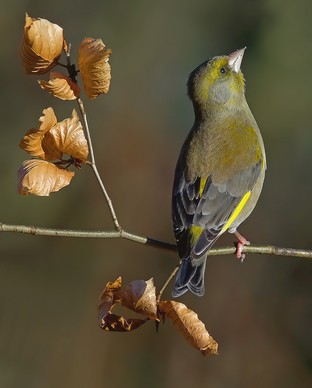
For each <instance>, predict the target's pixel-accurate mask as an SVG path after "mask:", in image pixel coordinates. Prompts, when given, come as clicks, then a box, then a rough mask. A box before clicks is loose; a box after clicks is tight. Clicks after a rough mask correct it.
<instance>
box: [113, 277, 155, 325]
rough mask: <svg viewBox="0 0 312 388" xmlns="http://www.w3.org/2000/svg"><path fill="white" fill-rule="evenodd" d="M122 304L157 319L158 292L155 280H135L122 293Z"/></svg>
mask: <svg viewBox="0 0 312 388" xmlns="http://www.w3.org/2000/svg"><path fill="white" fill-rule="evenodd" d="M120 296H121V304H122V305H123V306H125V307H128V308H129V309H131V310H133V311H135V312H137V313H140V314H143V315H145V316H147V317H149V318H151V319H157V303H156V290H155V286H154V280H153V278H151V279H149V280H147V281H145V280H134V281H133V282H131V283H129V284H127V285H126V286H125V287H124V288H123V289H122V290H121V293H120Z"/></svg>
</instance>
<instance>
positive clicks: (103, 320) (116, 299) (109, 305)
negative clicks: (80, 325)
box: [98, 277, 149, 331]
mask: <svg viewBox="0 0 312 388" xmlns="http://www.w3.org/2000/svg"><path fill="white" fill-rule="evenodd" d="M125 288H126V289H127V291H126V292H125V293H124V292H123V290H122V288H121V277H119V278H118V279H116V280H115V281H114V282H109V283H107V284H106V286H105V288H104V290H103V292H102V294H101V296H100V301H99V306H98V320H99V325H100V327H101V328H102V329H104V330H106V331H132V330H135V329H137V328H138V327H139V326H141V325H143V324H144V323H145V322H146V321H148V320H149V318H145V319H132V318H124V317H123V316H120V315H116V314H113V313H112V309H113V307H114V305H115V304H116V303H121V304H123V305H124V306H126V303H124V301H123V298H129V299H128V300H130V299H131V297H130V296H129V293H130V292H131V291H130V289H131V286H130V287H129V285H128V286H126V287H125ZM134 288H135V289H136V290H138V289H139V287H138V286H134ZM143 293H144V292H143ZM134 311H136V310H134Z"/></svg>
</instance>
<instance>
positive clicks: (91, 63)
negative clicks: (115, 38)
mask: <svg viewBox="0 0 312 388" xmlns="http://www.w3.org/2000/svg"><path fill="white" fill-rule="evenodd" d="M111 52H112V51H111V50H110V49H106V48H105V44H104V43H103V42H102V40H101V39H92V38H85V39H84V40H83V41H82V42H81V44H80V47H79V54H78V63H79V70H80V74H81V77H82V82H83V86H84V89H85V91H86V94H87V96H88V97H89V98H95V97H97V96H98V95H99V94H102V93H105V94H106V93H107V92H108V89H109V85H110V80H111V71H110V65H109V63H108V60H109V55H110V54H111Z"/></svg>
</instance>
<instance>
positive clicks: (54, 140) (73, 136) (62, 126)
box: [45, 109, 89, 163]
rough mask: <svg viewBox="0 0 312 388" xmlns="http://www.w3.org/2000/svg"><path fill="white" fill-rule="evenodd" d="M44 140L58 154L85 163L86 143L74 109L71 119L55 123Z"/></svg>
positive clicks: (86, 156) (86, 155) (86, 154)
mask: <svg viewBox="0 0 312 388" xmlns="http://www.w3.org/2000/svg"><path fill="white" fill-rule="evenodd" d="M45 140H46V141H49V142H50V144H54V145H55V147H56V149H58V150H59V151H60V152H62V153H64V154H67V155H71V156H72V157H74V158H76V159H79V160H80V161H81V162H83V163H85V162H86V161H87V158H88V153H89V150H88V143H87V140H86V138H85V135H84V132H83V129H82V125H81V122H80V121H79V117H78V114H77V112H76V111H75V109H74V110H73V113H72V117H71V118H67V119H65V120H63V121H61V122H60V123H57V124H56V125H55V126H54V127H53V128H51V130H50V131H49V132H48V133H47V134H46V136H45Z"/></svg>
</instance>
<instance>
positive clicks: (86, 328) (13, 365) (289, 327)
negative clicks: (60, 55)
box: [0, 0, 312, 388]
mask: <svg viewBox="0 0 312 388" xmlns="http://www.w3.org/2000/svg"><path fill="white" fill-rule="evenodd" d="M1 5H2V7H1V13H0V29H1V34H0V45H1V52H0V55H1V61H0V67H1V73H0V74H1V75H0V77H1V92H0V98H1V105H0V110H1V120H2V121H1V122H2V124H1V127H2V130H1V143H0V160H1V166H2V168H1V194H0V202H1V211H0V214H1V215H0V221H1V222H3V223H7V224H25V225H35V226H44V227H49V228H72V229H86V230H98V229H101V230H110V229H112V222H111V219H110V216H109V213H108V211H107V206H106V203H105V202H104V200H103V198H102V196H101V193H100V190H99V188H98V186H97V184H96V182H95V179H94V177H93V175H92V173H91V171H90V170H89V169H88V168H87V167H85V168H83V169H82V171H80V172H77V174H76V176H75V178H74V179H73V181H72V184H71V185H70V186H69V187H68V188H65V189H63V190H61V191H60V192H59V193H55V194H52V195H51V197H48V198H39V197H31V196H28V197H21V196H19V195H18V194H17V192H16V184H17V180H16V171H17V169H18V168H19V166H20V164H21V163H22V161H23V160H25V159H27V155H26V153H25V152H24V151H22V150H21V149H19V147H18V143H19V141H20V139H21V137H22V136H23V135H24V133H25V132H26V130H28V129H29V128H31V127H36V126H37V123H38V119H39V117H40V116H41V112H42V110H43V109H44V108H47V107H49V106H53V108H54V110H55V112H56V114H57V117H58V119H59V120H63V119H64V118H66V117H68V116H69V115H70V114H71V111H72V109H73V108H76V106H75V103H73V102H61V101H59V100H56V99H53V98H52V97H51V96H50V95H48V94H46V93H45V92H43V91H42V90H41V89H40V88H39V86H38V85H37V81H36V80H37V77H33V76H28V77H26V76H25V74H24V72H23V69H22V66H21V64H20V60H19V52H18V49H19V43H20V39H21V35H22V31H23V25H24V18H25V12H26V11H27V12H28V14H29V15H30V16H32V17H42V18H46V19H48V20H50V21H51V22H54V23H57V24H59V25H60V26H62V27H63V28H64V31H65V37H66V39H67V40H68V41H69V42H71V43H72V57H73V58H72V59H73V60H74V61H76V58H77V55H76V52H77V48H78V46H79V42H80V41H81V40H82V39H83V38H84V37H86V36H90V37H94V38H98V37H100V38H102V40H103V41H104V42H105V44H106V45H107V47H110V48H112V50H113V54H112V56H111V59H110V63H111V65H112V82H111V89H110V92H109V94H108V95H107V96H101V97H99V98H98V99H96V100H95V101H92V102H90V101H85V105H86V109H87V111H88V117H89V122H90V126H91V130H92V133H93V139H94V146H95V153H96V157H97V163H98V167H99V170H100V172H101V174H102V177H103V180H104V182H105V184H106V186H107V189H108V191H109V194H110V196H111V198H112V200H113V203H114V206H115V209H116V212H117V215H118V217H119V220H120V223H121V225H122V226H123V227H124V228H125V229H126V230H128V231H131V232H134V233H137V234H140V235H146V236H150V237H153V238H156V239H160V240H164V241H168V242H173V241H174V239H173V233H172V229H171V214H170V213H171V209H170V202H171V198H170V197H171V186H172V180H173V173H174V168H175V163H176V160H177V157H178V153H179V151H180V147H181V145H182V143H183V141H184V138H185V136H186V135H187V133H188V131H189V129H190V128H191V125H192V122H193V111H192V106H191V103H190V101H189V100H188V98H187V96H186V87H185V85H186V82H187V78H188V74H189V73H190V72H191V71H192V70H193V69H194V68H195V67H196V66H197V65H199V64H200V63H201V62H203V61H204V60H206V59H208V58H210V57H212V56H215V55H220V54H226V53H230V52H232V51H234V50H236V49H238V48H241V47H244V46H247V51H246V53H245V57H244V60H243V64H242V69H243V72H244V75H245V78H246V80H247V100H248V102H249V105H250V107H251V110H252V112H253V113H254V115H255V117H256V119H257V122H258V124H259V127H260V129H261V131H262V134H263V137H264V141H265V145H266V150H267V160H268V171H267V178H266V181H265V186H264V190H263V193H262V196H261V199H260V201H259V203H258V205H257V207H256V209H255V211H254V212H253V214H252V216H251V217H250V218H249V219H248V220H247V221H246V222H245V223H244V224H243V226H242V227H241V233H243V234H244V235H246V237H248V239H249V240H251V242H252V243H254V244H257V245H261V244H262V245H268V244H272V245H277V246H285V247H293V248H304V249H311V248H312V241H311V240H312V239H311V219H310V217H311V215H312V202H311V195H312V176H311V169H312V151H311V150H312V130H311V122H312V113H311V112H312V110H311V100H312V76H311V71H310V70H309V68H310V66H311V63H312V48H311V33H312V31H311V29H312V28H311V12H312V3H311V1H309V0H301V1H297V2H294V1H290V0H286V1H285V0H263V1H260V0H259V1H257V0H249V1H248V0H237V1H235V2H234V1H231V0H224V1H222V2H220V1H219V0H205V1H204V0H193V1H186V0H183V1H181V0H180V1H178V0H172V1H170V2H168V1H165V0H159V1H157V2H152V1H143V0H132V1H131V2H130V1H100V0H98V1H92V0H90V1H88V2H87V1H82V0H76V1H75V2H72V1H68V2H64V1H58V0H55V1H53V2H43V1H39V0H37V1H35V0H32V1H31V0H29V1H26V0H23V1H18V0H10V1H8V0H4V1H2V3H1ZM43 78H44V77H43ZM45 78H46V77H45ZM232 244H233V236H231V235H227V236H224V237H222V239H220V241H219V242H218V245H219V246H226V245H232ZM176 260H177V258H176V256H175V254H173V253H170V252H166V251H161V250H157V249H155V248H149V247H145V246H142V245H140V244H136V243H132V242H129V241H120V240H87V239H80V240H79V239H65V238H48V237H35V236H29V235H19V234H9V233H1V234H0V387H24V388H28V387H29V388H37V387H38V388H39V387H47V388H49V387H67V388H69V387H94V388H98V387H112V386H114V387H116V388H119V387H122V386H127V387H128V388H132V387H147V386H148V387H164V388H167V387H179V388H184V387H190V386H194V387H197V388H201V387H213V388H214V387H216V388H219V387H256V388H257V387H311V386H312V350H311V349H312V331H311V327H312V326H311V325H312V304H311V297H312V292H311V275H312V271H311V262H309V261H308V260H303V259H295V258H284V257H278V258H277V257H273V256H257V255H252V254H250V255H248V257H247V259H246V260H245V262H244V263H243V265H241V264H240V263H239V262H238V261H237V260H236V259H235V258H234V256H233V257H231V256H224V257H215V258H211V259H209V261H208V265H207V269H206V294H205V296H204V297H203V298H196V297H195V296H193V295H190V294H186V295H185V296H183V297H182V298H181V299H180V300H181V301H182V302H183V303H186V304H187V305H188V306H189V307H190V308H192V309H194V310H195V311H196V312H197V313H198V314H199V317H200V318H201V319H202V320H203V321H204V322H205V324H206V327H207V329H208V331H209V332H210V333H211V334H212V335H213V337H214V338H215V339H216V340H217V341H218V342H219V351H220V355H219V356H214V357H213V356H211V357H207V358H204V357H202V355H201V354H200V353H199V352H198V351H196V350H195V349H193V348H192V347H190V346H189V344H188V343H187V342H186V341H185V340H184V339H183V338H182V337H181V335H180V334H179V333H178V332H176V331H175V330H174V328H173V327H172V325H171V323H170V322H169V321H167V322H166V323H165V325H161V327H160V331H159V333H156V332H155V327H154V324H153V323H152V322H149V323H147V324H146V325H144V326H143V327H142V328H140V329H139V330H137V331H135V332H132V333H129V334H120V333H106V332H103V331H101V330H100V328H99V327H98V324H97V302H98V298H99V295H100V293H101V291H102V288H103V287H104V286H105V284H106V282H107V281H112V280H114V279H115V278H117V277H118V276H122V278H123V281H124V282H129V281H131V280H134V279H148V278H150V277H154V280H155V283H156V285H157V286H158V287H159V286H161V285H162V283H163V282H164V280H165V279H166V278H167V276H168V274H169V273H170V272H171V270H172V269H173V267H174V265H175V264H176V262H177V261H176ZM170 291H171V287H169V288H168V289H167V290H166V293H165V295H164V297H165V298H170Z"/></svg>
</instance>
